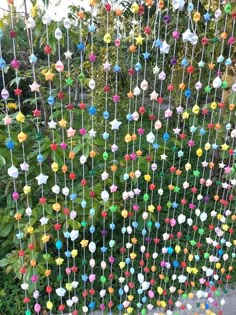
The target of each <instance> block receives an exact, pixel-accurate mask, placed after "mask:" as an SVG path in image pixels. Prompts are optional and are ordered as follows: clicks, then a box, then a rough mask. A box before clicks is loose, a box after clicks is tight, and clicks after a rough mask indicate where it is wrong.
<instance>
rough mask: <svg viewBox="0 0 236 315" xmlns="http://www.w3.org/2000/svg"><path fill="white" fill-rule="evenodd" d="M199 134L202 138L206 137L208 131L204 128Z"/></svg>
mask: <svg viewBox="0 0 236 315" xmlns="http://www.w3.org/2000/svg"><path fill="white" fill-rule="evenodd" d="M199 132H200V135H201V136H204V135H205V134H206V130H205V129H204V128H201V129H200V131H199Z"/></svg>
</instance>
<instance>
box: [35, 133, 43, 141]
mask: <svg viewBox="0 0 236 315" xmlns="http://www.w3.org/2000/svg"><path fill="white" fill-rule="evenodd" d="M35 139H36V141H42V140H43V135H42V133H41V132H37V133H36V135H35Z"/></svg>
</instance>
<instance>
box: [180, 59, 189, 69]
mask: <svg viewBox="0 0 236 315" xmlns="http://www.w3.org/2000/svg"><path fill="white" fill-rule="evenodd" d="M187 65H188V60H187V59H186V58H184V59H182V61H181V66H182V67H187Z"/></svg>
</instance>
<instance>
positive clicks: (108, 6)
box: [105, 3, 111, 11]
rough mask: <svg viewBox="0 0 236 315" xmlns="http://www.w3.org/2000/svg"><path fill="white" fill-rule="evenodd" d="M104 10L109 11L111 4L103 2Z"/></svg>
mask: <svg viewBox="0 0 236 315" xmlns="http://www.w3.org/2000/svg"><path fill="white" fill-rule="evenodd" d="M105 10H106V11H111V5H110V3H106V4H105Z"/></svg>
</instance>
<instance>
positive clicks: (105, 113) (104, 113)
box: [103, 111, 110, 119]
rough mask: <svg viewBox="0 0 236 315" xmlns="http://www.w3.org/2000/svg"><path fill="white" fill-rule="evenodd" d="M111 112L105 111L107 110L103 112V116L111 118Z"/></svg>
mask: <svg viewBox="0 0 236 315" xmlns="http://www.w3.org/2000/svg"><path fill="white" fill-rule="evenodd" d="M109 116H110V115H109V112H108V111H105V112H103V118H104V119H108V118H109Z"/></svg>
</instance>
